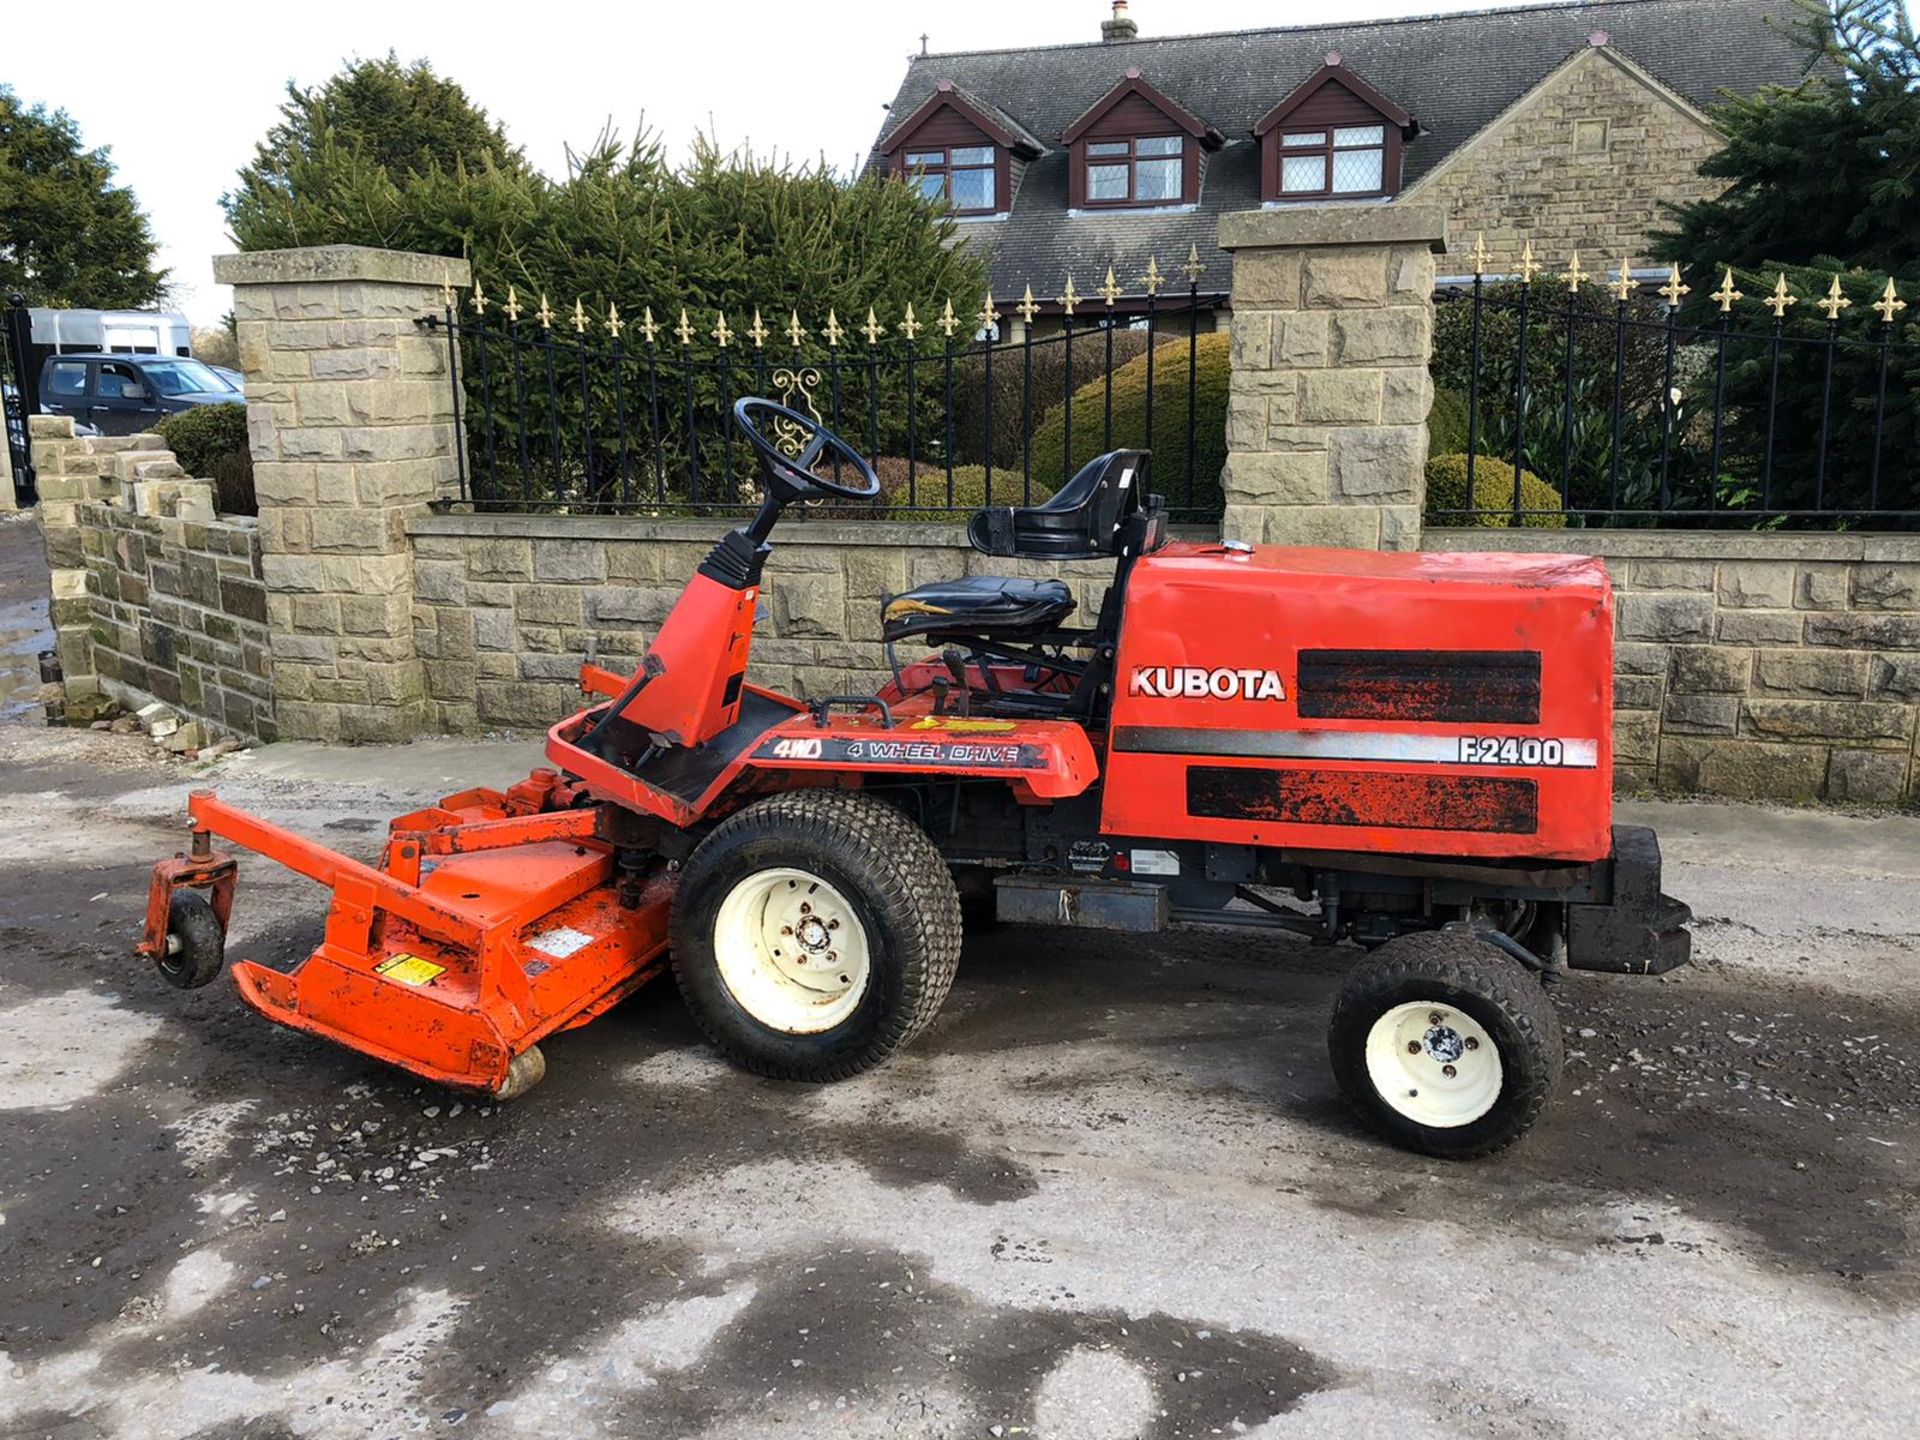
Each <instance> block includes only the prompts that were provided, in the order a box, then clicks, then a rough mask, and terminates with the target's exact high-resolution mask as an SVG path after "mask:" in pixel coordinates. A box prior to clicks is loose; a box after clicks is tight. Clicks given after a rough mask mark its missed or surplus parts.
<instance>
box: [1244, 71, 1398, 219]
mask: <svg viewBox="0 0 1920 1440" xmlns="http://www.w3.org/2000/svg"><path fill="white" fill-rule="evenodd" d="M1419 128H1420V127H1419V126H1418V125H1417V124H1415V123H1414V120H1413V117H1412V116H1410V115H1408V114H1407V112H1406V111H1405V110H1403V109H1401V108H1400V107H1399V106H1398V105H1396V104H1395V103H1394V102H1393V101H1392V100H1390V99H1388V98H1387V97H1386V96H1385V95H1383V94H1381V93H1380V92H1379V91H1378V90H1376V89H1374V88H1373V87H1372V86H1371V85H1369V84H1367V82H1366V81H1364V80H1362V79H1361V78H1360V77H1359V76H1358V75H1355V74H1354V73H1353V72H1352V71H1351V70H1348V69H1346V68H1345V67H1344V66H1342V65H1341V63H1340V57H1339V56H1338V55H1329V56H1328V57H1327V63H1326V64H1325V65H1323V66H1321V67H1320V69H1319V70H1317V71H1315V72H1314V74H1313V75H1312V76H1310V77H1309V78H1308V79H1307V80H1306V82H1305V83H1304V84H1302V85H1300V86H1299V87H1298V88H1296V89H1295V90H1294V91H1293V93H1292V94H1290V95H1288V96H1287V98H1286V99H1285V100H1282V101H1281V102H1280V103H1279V104H1278V105H1276V106H1275V107H1274V108H1273V109H1272V110H1270V111H1269V112H1268V113H1267V114H1266V115H1265V116H1264V117H1263V118H1262V119H1261V120H1260V122H1259V124H1257V125H1255V126H1254V127H1253V133H1254V135H1255V137H1256V138H1257V139H1258V140H1259V141H1260V198H1261V199H1262V200H1265V201H1267V202H1269V203H1273V202H1288V201H1296V200H1349V199H1362V198H1365V197H1369V196H1382V195H1393V194H1394V193H1396V192H1397V191H1398V190H1399V189H1400V156H1401V151H1402V149H1403V148H1404V146H1405V143H1406V142H1407V141H1408V140H1410V139H1412V138H1413V137H1414V136H1415V135H1417V134H1418V133H1419Z"/></svg>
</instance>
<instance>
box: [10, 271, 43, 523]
mask: <svg viewBox="0 0 1920 1440" xmlns="http://www.w3.org/2000/svg"><path fill="white" fill-rule="evenodd" d="M32 339H33V320H32V317H31V316H30V315H29V314H28V313H27V298H26V296H24V295H9V296H8V297H7V308H6V310H5V312H4V313H0V410H3V411H4V412H5V420H6V431H7V460H8V462H9V464H8V468H9V469H11V470H12V471H13V497H14V499H15V501H17V502H18V503H19V504H20V505H21V506H22V507H25V506H28V505H31V504H33V503H34V501H35V500H37V499H38V498H39V493H38V491H37V490H36V489H35V488H34V483H33V444H32V442H31V440H30V439H29V438H28V436H27V417H28V416H29V415H36V414H38V413H39V411H40V405H39V399H40V396H39V380H38V377H37V376H35V375H33V374H32V373H31V369H30V366H29V363H28V357H29V356H30V354H31V353H32V352H31V348H30V346H31V342H32Z"/></svg>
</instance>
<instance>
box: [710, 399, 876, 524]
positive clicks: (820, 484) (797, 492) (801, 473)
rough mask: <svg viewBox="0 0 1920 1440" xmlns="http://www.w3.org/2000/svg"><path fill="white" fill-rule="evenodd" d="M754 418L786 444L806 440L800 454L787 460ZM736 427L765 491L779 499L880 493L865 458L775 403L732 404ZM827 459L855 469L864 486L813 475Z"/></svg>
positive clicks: (741, 401)
mask: <svg viewBox="0 0 1920 1440" xmlns="http://www.w3.org/2000/svg"><path fill="white" fill-rule="evenodd" d="M756 417H765V422H764V423H767V424H768V425H769V426H770V428H772V429H773V430H775V431H776V432H777V433H778V434H779V435H780V437H781V438H782V439H786V440H788V441H789V442H791V441H792V440H796V439H801V440H804V441H805V443H804V445H802V447H801V450H800V453H799V454H798V455H789V454H787V452H786V451H784V450H782V449H781V448H780V445H779V442H778V441H776V440H775V439H774V438H773V437H772V436H771V435H769V434H768V433H767V431H766V430H763V429H761V428H760V427H761V424H762V423H763V422H762V421H761V420H759V419H756ZM733 423H734V424H735V425H738V426H739V427H740V433H741V434H743V435H745V436H746V437H747V439H748V440H750V441H752V442H753V448H754V452H755V454H757V455H758V456H759V458H760V472H761V474H763V475H764V476H766V480H767V488H768V490H769V491H771V492H772V494H773V496H774V497H775V498H776V499H779V500H812V499H818V498H823V497H831V498H834V499H840V500H871V499H872V498H873V497H874V496H876V495H878V494H879V493H880V477H879V476H878V475H876V474H874V473H873V466H871V465H869V464H868V463H867V461H866V457H865V456H863V455H861V453H860V452H859V451H858V450H856V449H854V448H853V446H851V445H849V444H848V443H847V442H846V441H844V440H842V439H841V438H840V437H839V436H838V435H836V434H834V433H833V432H832V431H831V430H829V429H827V427H826V426H824V425H822V424H821V423H820V422H819V421H818V420H816V419H814V418H813V417H812V416H811V415H807V414H804V413H802V412H801V411H798V410H792V409H789V408H788V407H787V406H785V405H780V404H777V403H775V402H774V401H772V400H762V399H760V398H759V397H757V396H753V395H745V396H742V397H741V398H740V399H738V400H736V401H734V402H733ZM828 453H831V454H832V455H833V456H834V458H835V459H836V460H840V461H844V462H846V463H847V464H848V465H850V466H852V467H853V471H854V474H855V475H856V476H858V477H860V478H861V479H862V480H863V481H864V482H865V483H864V484H860V485H846V484H842V483H841V482H840V481H839V480H837V479H834V478H832V477H830V476H826V475H816V474H814V473H813V466H814V465H815V464H816V463H817V462H818V461H819V459H820V457H821V456H822V455H826V454H828Z"/></svg>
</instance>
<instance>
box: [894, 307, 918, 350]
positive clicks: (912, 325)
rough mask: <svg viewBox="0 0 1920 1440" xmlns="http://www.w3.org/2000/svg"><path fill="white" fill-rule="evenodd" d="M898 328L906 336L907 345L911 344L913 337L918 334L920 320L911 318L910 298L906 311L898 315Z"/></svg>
mask: <svg viewBox="0 0 1920 1440" xmlns="http://www.w3.org/2000/svg"><path fill="white" fill-rule="evenodd" d="M899 330H900V333H901V334H902V335H904V336H906V337H907V343H908V344H909V345H911V344H912V343H913V341H914V339H915V337H917V336H918V335H919V334H920V322H919V321H918V320H916V319H914V318H913V302H912V301H911V300H909V301H908V302H907V313H906V314H904V315H902V316H901V317H900V325H899Z"/></svg>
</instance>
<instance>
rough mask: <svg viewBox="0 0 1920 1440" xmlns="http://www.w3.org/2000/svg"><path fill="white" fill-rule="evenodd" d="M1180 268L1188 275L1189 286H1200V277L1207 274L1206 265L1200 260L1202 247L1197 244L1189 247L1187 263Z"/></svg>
mask: <svg viewBox="0 0 1920 1440" xmlns="http://www.w3.org/2000/svg"><path fill="white" fill-rule="evenodd" d="M1180 268H1181V269H1182V270H1183V271H1184V272H1185V273H1186V277H1187V283H1188V284H1189V285H1198V284H1199V283H1200V277H1201V276H1202V275H1204V274H1206V273H1207V267H1206V264H1205V262H1204V261H1202V260H1201V259H1200V246H1199V245H1198V244H1197V243H1196V244H1192V245H1189V246H1187V263H1186V264H1185V265H1183V266H1181V267H1180Z"/></svg>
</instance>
